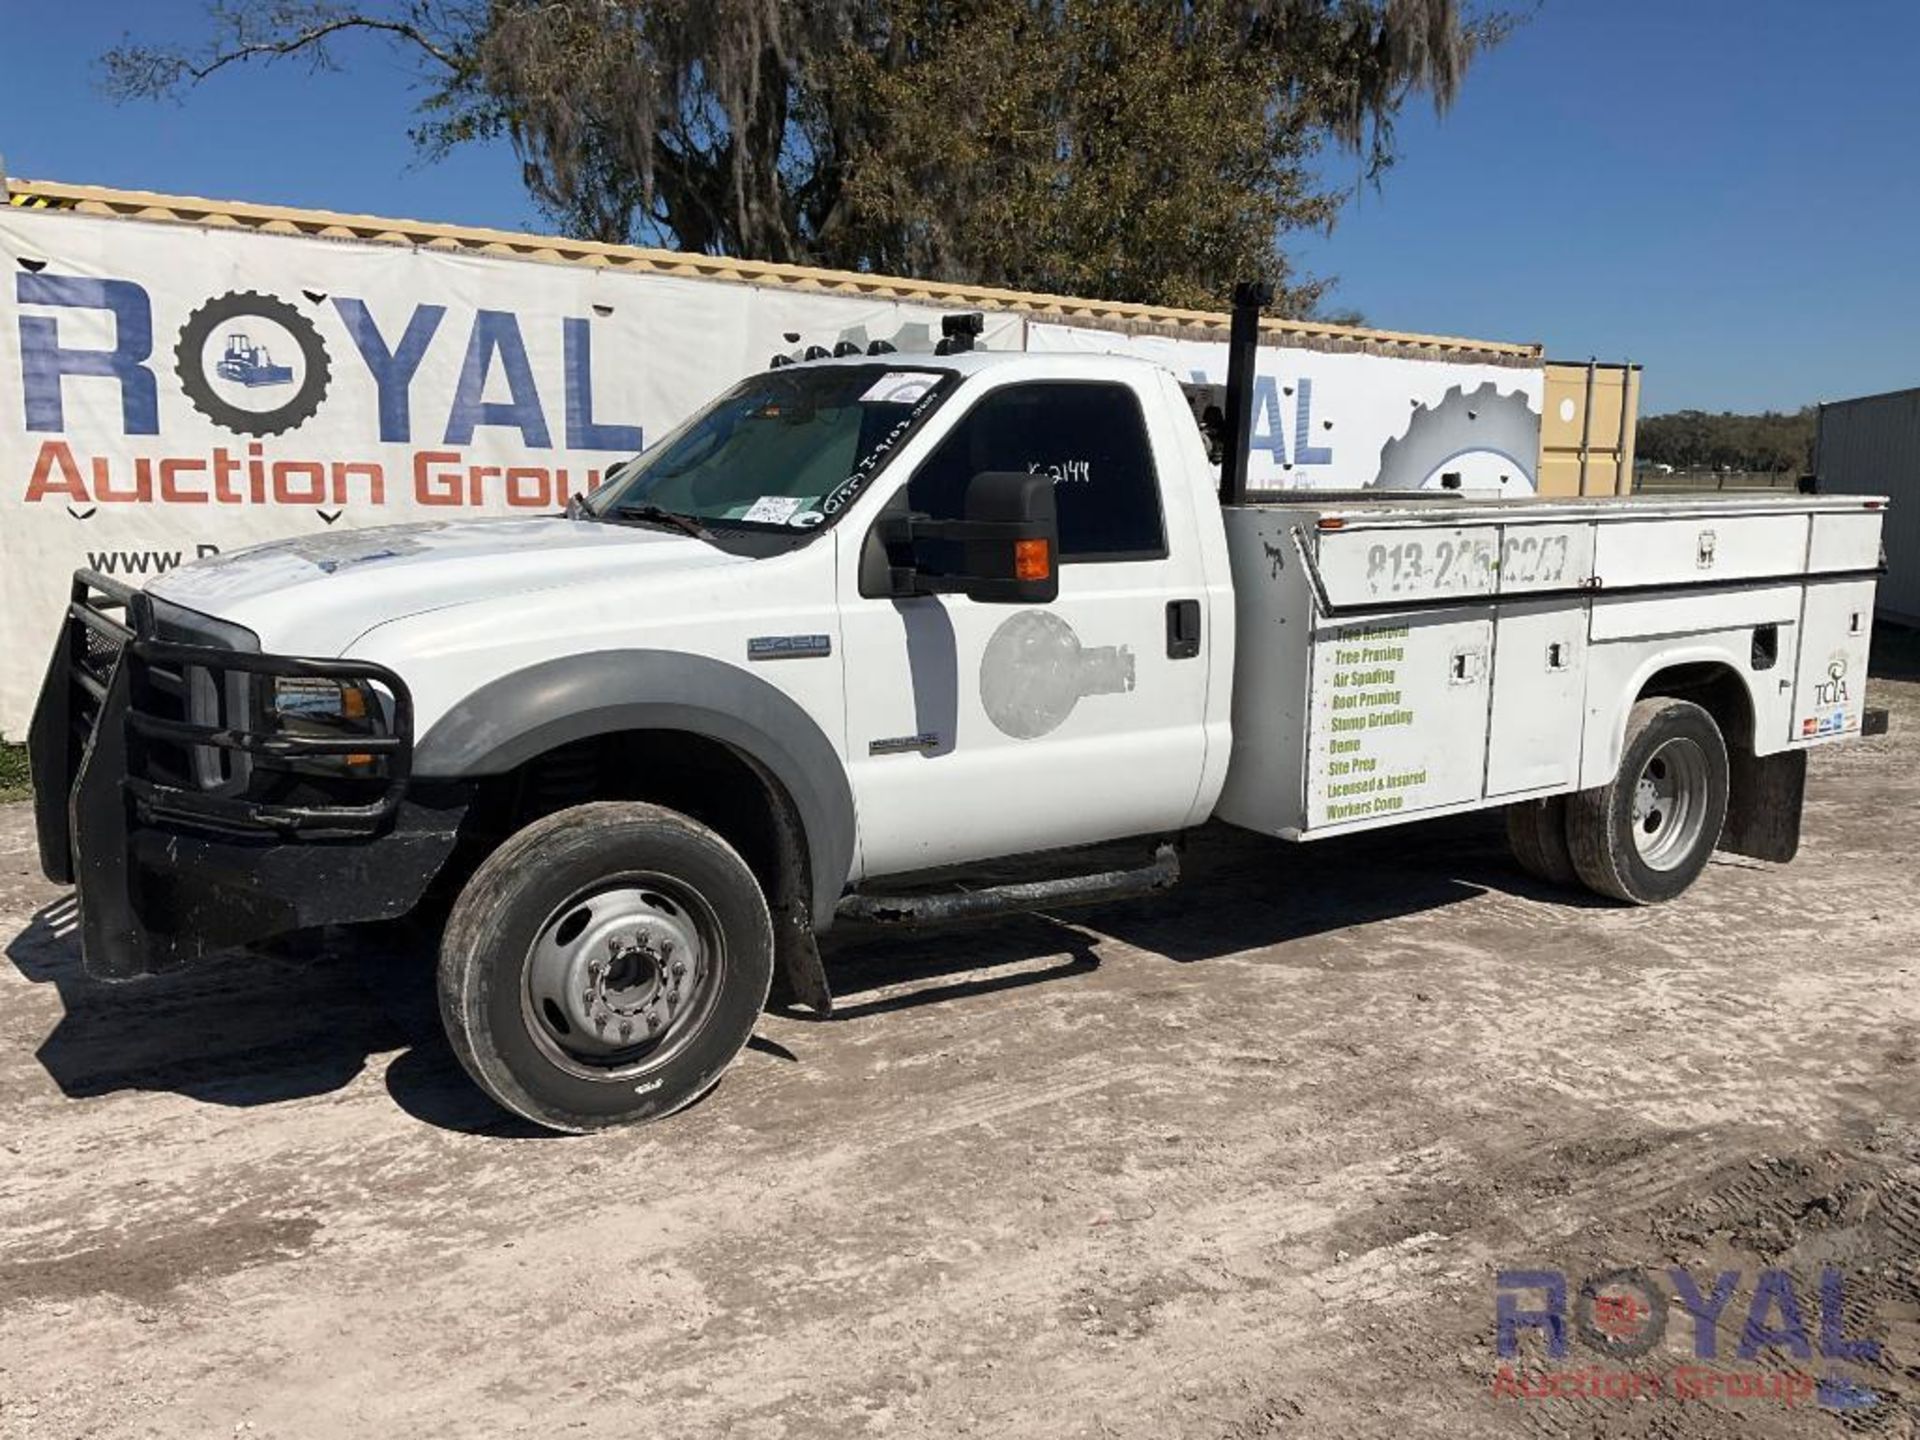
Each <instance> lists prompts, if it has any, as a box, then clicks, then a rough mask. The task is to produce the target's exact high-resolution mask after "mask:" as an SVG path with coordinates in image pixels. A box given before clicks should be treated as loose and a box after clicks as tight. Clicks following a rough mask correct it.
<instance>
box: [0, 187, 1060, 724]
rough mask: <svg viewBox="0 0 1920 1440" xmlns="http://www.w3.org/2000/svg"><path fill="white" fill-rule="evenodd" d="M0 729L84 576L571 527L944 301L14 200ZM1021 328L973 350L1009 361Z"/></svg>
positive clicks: (919, 327) (991, 333)
mask: <svg viewBox="0 0 1920 1440" xmlns="http://www.w3.org/2000/svg"><path fill="white" fill-rule="evenodd" d="M0 257H4V266H5V273H6V277H7V278H6V279H4V280H0V736H5V737H6V738H7V739H20V738H24V735H25V732H26V727H27V723H28V720H29V718H30V717H31V714H32V710H33V705H34V701H35V698H36V696H37V693H38V690H39V684H40V679H41V676H42V674H43V673H44V668H45V664H46V658H47V655H48V652H49V650H50V648H51V646H52V644H53V641H54V636H55V633H56V630H57V627H58V625H59V623H60V619H61V615H62V612H63V609H64V607H65V604H66V600H67V595H68V583H69V577H70V576H71V573H72V572H73V571H74V570H76V569H79V568H82V567H85V568H89V569H93V570H97V571H100V572H101V573H102V574H107V575H115V576H120V577H122V578H125V579H127V580H129V581H130V582H132V583H134V584H139V583H140V582H141V581H142V580H143V579H147V578H151V577H152V576H153V575H155V574H157V573H159V572H161V571H164V570H167V569H170V568H172V567H173V566H175V565H179V564H182V563H184V562H187V561H190V560H192V559H194V558H196V557H197V556H201V555H207V554H211V553H214V552H216V551H223V550H230V549H234V548H236V547H238V546H242V545H249V544H253V543H255V542H257V541H262V540H272V539H278V538H282V537H285V536H291V535H299V534H303V533H308V532H324V531H327V530H330V529H334V528H346V527H353V526H362V525H382V524H389V523H393V522H396V521H403V520H415V519H423V518H436V517H446V516H449V515H470V514H489V515H511V514H516V513H518V514H532V513H538V512H541V511H549V512H550V511H553V510H556V509H558V508H560V507H561V506H562V505H564V504H565V503H566V500H567V497H568V495H569V494H571V493H573V492H576V491H582V490H586V489H590V488H592V487H593V486H594V485H596V484H597V483H598V482H599V479H600V476H601V474H602V473H603V471H604V470H605V469H606V467H608V466H609V465H612V464H615V463H617V462H619V461H621V460H623V459H625V458H627V457H628V456H631V455H633V454H634V453H636V452H637V451H639V450H640V449H641V448H643V446H645V445H646V444H648V443H649V442H651V441H652V440H654V439H656V438H658V437H659V436H661V435H663V434H665V433H666V431H667V430H668V429H670V428H671V427H672V426H673V425H675V424H677V423H678V422H679V421H680V420H681V419H683V418H684V417H685V416H686V415H688V414H689V413H690V412H691V411H693V410H694V409H695V408H696V407H698V406H699V405H701V404H703V403H704V402H705V401H707V400H709V399H711V398H712V397H713V396H714V395H715V394H717V393H718V392H720V391H721V390H723V389H725V388H726V387H728V386H730V385H732V384H733V383H734V382H735V381H737V380H739V379H740V378H741V377H742V376H743V375H746V374H748V373H750V372H752V371H755V370H759V369H761V368H763V367H764V366H765V365H766V363H767V360H768V357H769V356H771V355H772V354H774V353H775V352H777V351H786V352H792V351H793V350H794V349H795V348H796V342H794V341H792V340H790V339H788V338H787V337H788V336H790V335H796V334H797V335H798V336H799V337H800V339H799V341H798V342H797V343H798V344H799V345H801V346H805V345H815V344H818V345H824V346H827V347H829V348H831V347H832V346H833V345H834V344H835V343H837V342H839V341H841V340H851V341H853V342H854V343H856V344H859V345H861V346H862V347H864V346H865V345H866V343H867V342H868V341H870V340H875V339H884V340H889V341H891V342H893V343H894V344H895V345H897V346H898V347H899V348H900V349H901V350H921V351H926V350H928V349H931V348H932V343H933V340H934V339H935V338H937V335H938V329H939V317H940V313H941V312H940V311H939V310H937V309H933V308H930V307H925V306H909V305H903V304H898V303H894V302H891V301H884V300H882V301H875V300H868V299H864V298H860V297H855V296H839V295H823V294H808V293H805V292H801V291H795V290H784V289H774V288H760V287H755V286H751V285H742V284H731V283H725V282H715V281H706V280H696V279H680V278H676V277H671V276H661V275H652V274H639V273H633V272H628V271H622V270H620V269H618V268H617V267H607V268H598V267H588V266H582V265H570V264H542V263H539V262H536V261H528V260H523V259H514V258H506V257H501V258H493V257H487V256H476V255H471V254H465V253H459V252H443V251H437V250H433V249H413V248H404V247H401V246H397V245H391V244H376V243H366V242H356V241H341V240H331V239H315V238H306V237H297V236H293V237H290V236H285V235H272V234H262V233H259V232H255V231H243V230H227V229H217V228H200V227H195V226H186V225H179V224H170V223H157V222H143V221H136V220H123V219H112V218H105V217H93V216H84V215H75V214H71V213H68V214H62V213H57V212H45V211H30V210H25V209H0ZM1021 333H1022V324H1021V321H1020V319H1019V318H1018V317H1017V316H1010V315H989V316H988V317H987V330H986V333H985V335H984V336H983V337H982V341H981V343H982V344H984V345H986V346H989V347H992V348H1018V347H1019V345H1020V343H1021Z"/></svg>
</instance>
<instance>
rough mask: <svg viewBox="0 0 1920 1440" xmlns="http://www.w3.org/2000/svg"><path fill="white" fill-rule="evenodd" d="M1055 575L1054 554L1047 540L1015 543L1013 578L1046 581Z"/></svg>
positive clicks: (1018, 541) (1017, 541)
mask: <svg viewBox="0 0 1920 1440" xmlns="http://www.w3.org/2000/svg"><path fill="white" fill-rule="evenodd" d="M1051 574H1053V554H1052V551H1051V547H1050V546H1048V544H1047V542H1046V541H1045V540H1016V541H1014V542H1013V578H1014V579H1016V580H1044V579H1046V578H1047V577H1048V576H1049V575H1051Z"/></svg>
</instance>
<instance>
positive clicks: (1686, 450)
mask: <svg viewBox="0 0 1920 1440" xmlns="http://www.w3.org/2000/svg"><path fill="white" fill-rule="evenodd" d="M1813 427H1814V411H1813V408H1812V407H1811V406H1809V407H1807V408H1806V409H1803V410H1799V411H1796V412H1794V413H1793V414H1790V415H1787V414H1780V413H1777V412H1775V411H1772V410H1769V411H1767V412H1766V413H1764V414H1760V415H1735V414H1732V413H1730V412H1727V413H1722V414H1719V415H1711V414H1708V413H1707V412H1706V411H1704V410H1681V411H1678V412H1676V413H1675V414H1672V415H1650V416H1647V417H1646V418H1644V419H1642V420H1641V421H1640V426H1639V431H1638V439H1637V440H1636V441H1635V445H1634V452H1635V454H1636V455H1637V457H1638V458H1639V459H1641V460H1644V461H1647V462H1649V463H1651V464H1655V465H1671V466H1673V467H1674V468H1675V469H1676V470H1743V471H1753V472H1772V473H1781V472H1785V471H1792V472H1794V473H1803V472H1805V471H1808V470H1811V469H1812V468H1813Z"/></svg>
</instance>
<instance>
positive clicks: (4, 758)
mask: <svg viewBox="0 0 1920 1440" xmlns="http://www.w3.org/2000/svg"><path fill="white" fill-rule="evenodd" d="M32 793H33V786H32V784H31V783H30V781H29V778H28V775H27V747H26V746H24V745H9V744H7V743H6V742H5V741H4V740H0V801H6V800H24V799H26V798H27V797H28V796H29V795H31V794H32Z"/></svg>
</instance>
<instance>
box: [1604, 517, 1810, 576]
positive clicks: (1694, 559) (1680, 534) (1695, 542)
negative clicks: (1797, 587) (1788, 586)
mask: <svg viewBox="0 0 1920 1440" xmlns="http://www.w3.org/2000/svg"><path fill="white" fill-rule="evenodd" d="M1810 518H1811V517H1810V516H1807V515H1804V514H1801V515H1710V514H1692V515H1669V516H1663V517H1660V518H1658V519H1650V520H1617V521H1616V520H1605V521H1602V522H1601V523H1600V525H1599V527H1598V528H1599V533H1598V534H1597V535H1596V536H1595V537H1594V546H1593V573H1594V577H1595V583H1596V584H1597V585H1599V586H1600V587H1602V588H1604V589H1607V590H1622V589H1627V588H1630V587H1632V588H1639V587H1645V586H1650V585H1700V584H1713V583H1717V582H1720V581H1728V580H1757V579H1762V578H1776V577H1780V576H1788V575H1802V574H1805V573H1806V568H1807V538H1808V522H1809V520H1810Z"/></svg>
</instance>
